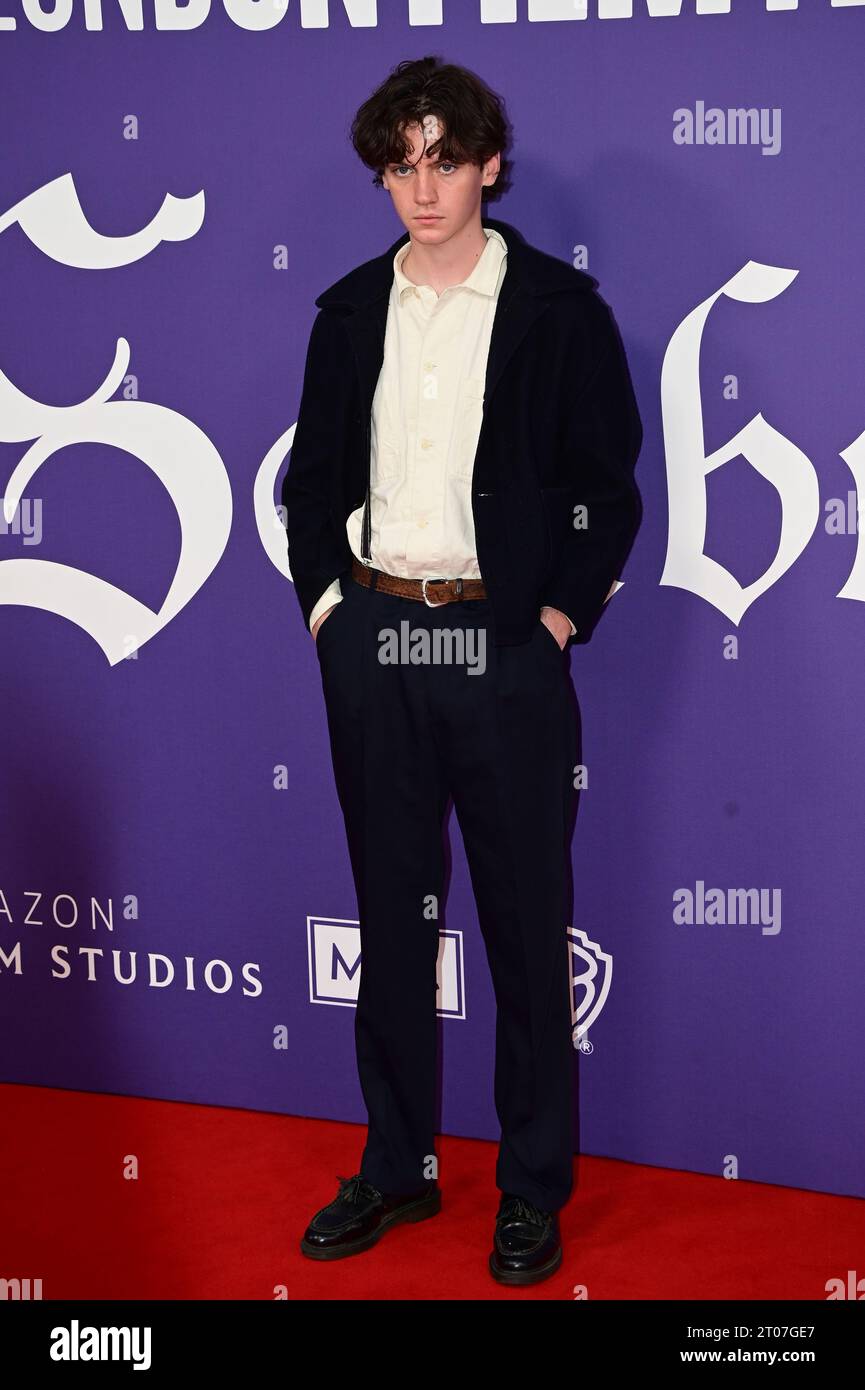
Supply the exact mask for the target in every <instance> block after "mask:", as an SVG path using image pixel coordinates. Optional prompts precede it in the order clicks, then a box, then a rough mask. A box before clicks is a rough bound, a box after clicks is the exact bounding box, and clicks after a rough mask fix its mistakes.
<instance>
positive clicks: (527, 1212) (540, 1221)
mask: <svg viewBox="0 0 865 1390" xmlns="http://www.w3.org/2000/svg"><path fill="white" fill-rule="evenodd" d="M503 1217H506V1218H507V1219H508V1220H513V1219H514V1218H516V1219H517V1220H519V1219H520V1217H524V1218H525V1220H526V1221H531V1222H533V1223H534V1224H535V1225H536V1226H545V1225H546V1224H547V1222H548V1221H549V1219H550V1216H549V1212H546V1211H541V1209H540V1207H536V1206H535V1205H534V1204H533V1203H532V1202H528V1201H526V1199H525V1197H517V1196H513V1197H507V1198H506V1199H505V1201H504V1202H503V1203H502V1209H501V1211H500V1212H499V1219H500V1220H501V1219H502V1218H503Z"/></svg>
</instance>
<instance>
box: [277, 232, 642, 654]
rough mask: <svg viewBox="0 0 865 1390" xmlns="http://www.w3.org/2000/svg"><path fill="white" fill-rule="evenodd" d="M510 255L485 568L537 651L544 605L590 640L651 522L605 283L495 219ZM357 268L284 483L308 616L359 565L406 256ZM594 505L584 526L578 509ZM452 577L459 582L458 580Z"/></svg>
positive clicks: (316, 345)
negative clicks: (374, 422)
mask: <svg viewBox="0 0 865 1390" xmlns="http://www.w3.org/2000/svg"><path fill="white" fill-rule="evenodd" d="M481 221H482V223H483V225H484V226H487V227H493V228H495V229H496V231H498V232H500V233H501V235H502V236H503V237H504V239H505V241H506V243H507V247H508V260H507V270H506V272H505V277H504V280H503V281H502V285H501V290H500V292H499V301H498V305H497V307H496V313H495V318H494V320H493V328H492V335H491V339H490V349H489V356H488V360H487V370H486V386H485V395H484V408H483V417H482V423H481V430H480V436H479V438H478V445H477V451H476V454H475V461H474V469H473V474H472V484H471V489H472V513H473V517H474V526H475V541H476V549H477V559H478V567H479V569H480V572H481V575H482V577H483V580H484V583H485V584H486V587H487V593H488V596H489V601H490V605H491V608H492V615H493V622H494V627H495V633H496V637H495V640H496V643H497V644H513V643H519V642H525V641H528V640H529V638H530V637H531V636H532V633H533V632H534V630H535V628H536V627H537V624H538V613H539V609H540V607H541V605H542V604H550V605H551V606H552V607H554V608H559V609H561V610H562V612H564V613H567V614H568V616H569V617H570V618H571V619H572V621H573V622H574V624H575V626H576V629H577V634H576V636H575V637H574V638H572V639H571V640H572V641H574V642H588V641H589V639H590V637H591V635H592V632H593V631H594V628H595V626H596V624H597V622H598V619H599V618H600V616H601V614H602V612H603V611H604V601H605V599H606V596H607V594H608V592H609V590H610V587H611V585H612V584H613V582H614V581H615V580H617V579H619V578H620V577H621V572H622V567H623V565H624V563H625V560H626V558H627V555H628V553H629V551H630V549H631V546H632V544H633V540H634V537H635V535H636V533H637V529H638V527H639V525H640V521H641V518H642V503H641V499H640V494H639V491H638V490H637V486H636V483H635V481H634V467H635V464H636V461H637V456H638V454H639V452H640V446H641V444H642V437H643V436H642V425H641V421H640V417H639V413H638V410H637V404H636V400H635V398H634V392H633V387H632V384H631V378H630V374H629V372H628V366H627V361H626V358H625V353H624V350H623V348H622V345H621V342H620V339H619V335H618V330H617V329H616V325H615V321H614V319H613V316H612V313H611V311H610V309H609V307H608V306H607V305H606V304H605V303H604V301H603V300H602V299H601V298H600V296H599V295H598V294H596V293H595V289H596V286H597V283H598V282H597V281H596V280H595V279H593V278H592V276H590V275H587V274H586V273H585V272H584V271H580V270H576V269H575V268H574V267H573V266H571V265H569V264H568V263H567V262H566V261H562V260H558V259H557V258H556V257H554V256H550V255H548V254H547V253H546V252H545V251H541V250H540V249H539V248H537V247H534V246H530V245H529V244H528V243H527V242H525V241H524V240H522V238H520V237H519V236H518V234H517V233H516V232H515V231H514V230H513V228H511V227H509V226H508V225H507V224H506V223H503V222H499V221H497V220H495V219H493V218H491V217H487V216H484V215H483V212H482V215H481ZM407 240H408V233H407V232H406V233H405V234H404V235H403V236H401V237H400V238H399V239H398V240H397V241H395V242H394V243H393V245H392V246H391V247H389V249H388V250H387V251H385V252H384V254H383V255H381V256H376V257H374V258H373V259H372V260H369V261H365V262H364V263H363V264H362V265H360V266H357V267H356V269H354V270H351V271H349V272H348V274H346V275H344V276H343V277H342V278H341V279H340V280H337V281H336V282H335V283H334V284H333V285H331V286H330V287H329V288H328V289H326V290H324V291H323V292H322V293H321V294H320V295H319V296H318V298H317V299H316V301H315V303H316V305H317V306H318V310H319V312H318V315H317V317H316V319H315V321H314V323H313V325H312V331H311V333H310V338H309V346H308V349H307V355H306V365H305V369H304V377H303V387H302V392H301V401H300V408H299V411H298V419H297V428H296V431H295V436H294V444H293V447H292V450H291V459H290V462H289V467H288V471H287V473H286V475H285V479H284V482H283V487H282V503H283V507H284V509H285V512H284V515H285V525H286V532H287V537H288V558H289V567H290V569H291V574H292V578H293V580H294V584H295V590H296V593H297V597H298V600H299V602H300V607H301V611H302V613H303V618H304V622H305V623H306V625H307V627H309V615H310V612H311V611H312V608H313V606H314V604H315V603H316V602H317V600H318V599H319V598H320V597H321V595H322V594H323V593H324V590H325V589H326V588H327V586H328V584H330V583H331V582H332V581H333V580H334V579H336V578H339V579H340V581H341V582H342V583H343V584H345V582H347V581H348V579H349V571H350V568H351V560H352V555H351V548H350V546H349V544H348V538H347V536H346V521H347V519H348V517H349V515H350V514H351V512H353V511H354V509H355V508H356V507H360V506H362V505H363V504H364V503H365V502H367V506H366V513H365V516H364V527H363V534H362V552H363V556H364V558H369V524H368V519H369V506H368V488H369V466H370V415H371V411H372V399H373V395H374V392H375V388H376V384H377V382H378V377H379V373H380V371H381V365H382V361H383V356H384V335H385V328H386V324H387V309H388V296H389V294H390V288H391V284H392V281H393V258H394V255H395V253H396V250H397V248H398V247H399V246H402V245H403V243H404V242H406V241H407ZM580 505H583V506H585V508H586V523H585V525H580V524H578V525H576V526H575V525H574V521H575V513H574V509H575V508H576V507H578V506H580ZM443 577H447V576H443Z"/></svg>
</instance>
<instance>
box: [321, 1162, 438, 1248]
mask: <svg viewBox="0 0 865 1390" xmlns="http://www.w3.org/2000/svg"><path fill="white" fill-rule="evenodd" d="M441 1204H442V1194H441V1188H439V1187H437V1186H436V1184H435V1183H427V1185H426V1187H424V1188H422V1189H421V1190H420V1191H419V1192H415V1193H411V1194H410V1195H408V1196H406V1195H405V1194H399V1195H393V1194H389V1193H386V1192H379V1190H378V1188H377V1187H373V1185H372V1183H370V1182H367V1181H366V1179H365V1178H362V1177H361V1175H360V1173H355V1175H354V1177H353V1178H343V1177H340V1178H339V1192H338V1193H337V1195H336V1197H335V1198H334V1200H333V1201H332V1202H330V1203H328V1205H327V1206H326V1207H322V1208H321V1210H320V1211H317V1212H316V1214H315V1216H314V1217H313V1218H312V1221H311V1222H310V1223H309V1225H308V1226H307V1228H306V1230H305V1232H304V1234H303V1239H302V1240H301V1242H300V1248H301V1250H302V1251H303V1253H304V1255H308V1256H309V1257H310V1259H312V1260H341V1259H342V1258H343V1257H344V1256H345V1255H357V1254H359V1253H360V1251H361V1250H368V1249H369V1248H370V1246H371V1245H375V1243H376V1241H377V1240H379V1238H380V1237H381V1236H383V1235H384V1233H385V1231H388V1230H390V1228H391V1226H396V1225H398V1223H399V1222H400V1221H425V1220H426V1218H427V1217H428V1216H435V1215H436V1213H437V1212H438V1211H440V1210H441Z"/></svg>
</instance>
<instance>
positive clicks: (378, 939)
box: [282, 58, 642, 1284]
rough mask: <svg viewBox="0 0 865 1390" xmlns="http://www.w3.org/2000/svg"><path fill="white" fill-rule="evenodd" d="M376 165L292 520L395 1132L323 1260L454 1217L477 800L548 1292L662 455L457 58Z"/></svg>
mask: <svg viewBox="0 0 865 1390" xmlns="http://www.w3.org/2000/svg"><path fill="white" fill-rule="evenodd" d="M352 140H353V143H354V146H355V149H356V150H357V152H358V154H359V155H360V157H361V158H362V159H363V161H364V162H365V163H366V165H367V166H368V167H369V168H371V169H373V170H375V179H374V182H375V183H376V184H381V185H383V186H384V187H385V188H386V189H387V191H388V193H389V194H390V196H391V198H392V200H393V206H394V209H395V211H396V213H397V216H398V217H399V219H400V221H401V222H402V224H403V226H404V228H405V231H406V233H407V235H403V236H401V237H400V238H399V240H398V241H397V242H395V243H394V244H393V245H392V246H391V247H389V249H388V250H387V251H386V252H385V253H384V254H383V255H381V256H377V257H375V258H374V259H372V260H370V261H366V262H365V263H364V264H363V265H360V266H359V267H357V268H356V269H355V270H353V271H350V272H349V273H348V274H347V275H344V276H343V277H342V278H341V279H340V280H338V281H337V282H336V283H335V284H333V285H332V286H331V287H330V288H329V289H327V290H325V291H324V292H323V293H322V294H320V295H319V296H318V298H317V299H316V301H315V302H316V305H317V306H318V308H319V313H318V315H317V317H316V319H315V322H314V324H313V327H312V333H311V336H310V342H309V348H308V353H307V359H306V366H305V372H304V380H303V389H302V395H301V404H300V410H299V415H298V423H297V429H296V432H295V439H294V446H293V449H292V455H291V462H290V465H289V469H288V472H287V474H286V478H285V483H284V486H283V492H282V502H283V505H284V508H285V518H286V529H287V534H288V547H289V562H290V567H291V571H292V577H293V579H294V583H295V589H296V593H297V596H298V600H299V602H300V606H301V610H302V613H303V617H304V621H305V623H306V625H307V627H308V628H309V629H310V632H311V634H312V636H313V638H314V639H315V642H316V651H317V654H318V660H319V666H320V671H321V679H322V686H323V691H324V698H325V707H326V711H327V719H328V729H329V734H330V743H331V751H332V755H333V765H334V774H335V780H336V787H337V792H338V795H339V800H340V805H341V808H342V812H343V816H344V820H345V826H346V832H347V838H348V848H349V854H350V857H351V865H352V873H353V877H354V883H355V887H356V891H357V901H358V915H359V922H360V939H361V953H362V954H361V975H360V985H359V993H358V1002H357V1011H356V1015H355V1036H356V1047H357V1062H358V1070H359V1075H360V1082H361V1088H362V1092H363V1096H364V1100H365V1103H366V1107H367V1112H368V1117H369V1127H368V1134H367V1141H366V1146H365V1148H364V1151H363V1155H362V1158H361V1162H360V1168H359V1171H358V1172H357V1173H356V1174H355V1175H354V1176H353V1177H351V1178H348V1179H345V1178H341V1179H340V1185H339V1191H338V1193H337V1196H336V1197H335V1199H334V1200H333V1201H332V1202H330V1203H329V1205H327V1206H326V1207H323V1208H322V1209H321V1210H320V1211H319V1212H317V1213H316V1215H315V1216H314V1217H313V1219H312V1221H311V1222H310V1224H309V1226H308V1227H307V1230H306V1232H305V1235H304V1237H303V1239H302V1241H301V1249H302V1250H303V1252H304V1253H305V1254H307V1255H309V1256H310V1257H312V1258H315V1259H336V1258H340V1257H342V1256H344V1255H351V1254H354V1253H356V1252H358V1251H361V1250H366V1249H368V1248H369V1247H370V1246H371V1245H373V1244H374V1243H375V1242H376V1241H377V1240H378V1239H379V1238H380V1237H381V1236H382V1235H383V1234H384V1232H385V1231H386V1230H388V1229H389V1228H390V1227H391V1226H393V1225H394V1224H396V1223H397V1222H400V1221H420V1220H423V1219H424V1218H426V1217H428V1216H432V1215H434V1214H435V1213H436V1212H438V1210H439V1208H440V1205H441V1195H440V1190H439V1187H438V1184H437V1182H436V1175H437V1161H436V1155H435V1144H434V1120H435V1106H436V1056H437V1018H436V961H437V955H438V949H439V921H438V907H439V904H440V896H441V889H442V882H443V876H444V854H443V821H444V817H445V813H446V809H447V804H448V798H449V797H452V798H453V801H454V806H455V810H456V814H457V817H458V819H459V822H460V828H461V830H462V835H463V840H464V844H465V849H466V855H467V859H468V864H469V868H470V871H471V878H472V886H473V890H474V895H475V900H476V904H477V911H478V920H479V924H480V929H481V932H482V934H483V938H484V943H485V947H486V952H487V958H488V961H489V965H490V970H491V974H492V979H493V985H494V989H495V994H496V1004H497V1026H496V1059H495V1102H496V1109H497V1113H498V1116H499V1119H500V1122H501V1128H502V1134H501V1143H500V1146H499V1153H498V1163H497V1168H496V1182H497V1185H498V1188H499V1189H500V1192H501V1198H500V1202H499V1207H498V1214H497V1217H496V1222H495V1229H494V1232H493V1250H492V1253H491V1255H490V1256H489V1268H490V1271H491V1273H492V1274H493V1276H494V1277H495V1278H496V1279H498V1280H500V1281H502V1282H505V1283H519V1284H528V1283H534V1282H536V1281H537V1280H538V1279H542V1278H546V1277H547V1276H548V1275H550V1274H552V1273H553V1272H554V1271H555V1270H556V1269H557V1268H558V1267H559V1265H560V1263H561V1259H562V1248H561V1237H560V1232H559V1225H558V1211H559V1209H560V1208H561V1207H562V1206H563V1205H564V1204H565V1202H566V1201H567V1199H568V1196H569V1194H570V1191H571V1186H572V1163H573V1152H574V1127H573V1063H574V1053H573V1049H572V1044H571V1000H570V976H569V968H568V965H569V963H568V945H567V936H566V929H567V925H568V923H569V921H570V891H571V886H570V852H569V839H570V832H571V824H572V821H573V817H574V814H575V810H576V798H577V793H576V792H575V789H574V768H575V765H576V764H577V763H578V761H579V758H580V741H579V733H578V728H579V725H578V710H577V711H576V712H575V709H574V704H575V700H574V691H573V687H572V686H571V682H570V674H569V666H568V662H567V659H566V657H565V656H564V655H563V652H564V649H565V647H566V645H567V643H568V642H569V641H570V640H571V639H573V640H574V641H576V642H578V643H585V642H588V641H589V639H590V637H591V634H592V632H593V630H594V627H595V625H596V623H597V622H598V619H599V618H600V616H601V613H602V611H603V609H604V604H605V601H606V599H607V598H608V597H609V595H610V593H611V592H612V589H613V588H615V586H616V582H617V580H618V577H619V575H620V572H621V569H622V565H623V564H624V561H625V558H626V556H627V554H628V552H629V550H630V547H631V544H632V541H633V538H634V535H635V534H636V530H637V527H638V525H639V522H640V517H641V503H640V496H639V492H638V491H637V488H636V485H635V483H634V479H633V474H634V465H635V463H636V459H637V455H638V453H639V449H640V444H641V439H642V430H641V425H640V420H639V416H638V413H637V408H636V404H635V401H634V397H633V391H632V388H631V382H630V377H629V373H628V368H627V364H626V360H625V356H624V353H623V351H622V349H621V346H620V343H619V341H618V337H617V333H616V330H615V325H614V322H613V319H612V315H611V313H610V311H609V309H608V308H607V306H606V305H605V304H604V303H603V301H602V300H601V299H600V298H599V297H598V296H597V295H596V294H595V293H594V286H595V283H596V282H595V281H594V280H592V279H591V277H590V276H588V275H586V274H584V273H583V272H581V271H579V270H576V269H574V268H573V267H572V266H571V265H569V264H568V263H566V262H564V261H560V260H558V259H556V258H554V257H552V256H550V255H547V254H546V253H545V252H543V251H541V250H539V249H537V248H534V247H532V246H530V245H528V244H527V243H526V242H524V241H523V240H522V239H521V238H519V237H518V236H517V235H516V234H515V233H514V232H513V231H512V230H511V229H510V228H509V227H508V226H507V225H506V224H505V223H502V222H498V221H495V220H493V219H491V218H489V217H487V216H485V215H482V213H483V209H482V201H483V199H484V198H488V197H491V196H495V194H497V193H498V192H499V191H500V189H501V187H502V186H503V184H504V182H505V166H506V165H507V163H508V161H506V160H505V159H504V154H503V152H504V150H505V147H506V143H507V127H506V121H505V117H504V115H503V112H502V107H501V102H500V100H499V98H498V97H497V96H496V95H495V94H494V93H493V92H491V91H490V90H489V88H488V87H486V86H485V84H484V83H483V82H481V81H480V79H479V78H478V77H477V76H475V75H474V74H473V73H471V72H469V71H467V70H466V69H465V68H461V67H457V66H454V65H444V64H442V63H441V62H440V60H438V59H436V58H424V59H421V60H419V61H416V62H405V63H401V64H399V66H398V67H397V68H396V69H395V70H394V72H393V73H391V74H390V76H389V77H388V78H387V79H386V81H385V82H384V83H383V84H382V85H381V86H380V87H379V89H378V90H377V91H376V92H375V93H374V94H373V95H372V96H371V97H370V98H369V100H368V101H367V102H365V103H364V105H363V106H362V107H361V108H360V110H359V112H358V114H357V116H356V117H355V121H354V123H353V126H352ZM443 653H445V654H444V655H443Z"/></svg>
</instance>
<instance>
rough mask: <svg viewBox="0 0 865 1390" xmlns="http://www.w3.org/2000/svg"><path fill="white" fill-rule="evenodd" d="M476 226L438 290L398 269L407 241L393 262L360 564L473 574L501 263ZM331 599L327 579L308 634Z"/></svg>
mask: <svg viewBox="0 0 865 1390" xmlns="http://www.w3.org/2000/svg"><path fill="white" fill-rule="evenodd" d="M483 230H484V233H485V235H486V238H487V244H486V246H485V247H484V249H483V252H482V253H481V255H480V257H479V259H478V261H477V264H476V265H475V267H474V269H473V270H472V272H471V274H470V275H468V276H467V278H466V279H465V280H463V281H461V282H460V284H458V285H449V286H448V287H447V288H446V289H444V290H442V292H441V294H440V295H439V294H436V291H435V290H434V289H433V288H432V286H431V285H416V284H415V283H414V282H413V281H412V280H409V279H408V277H407V276H406V275H405V274H404V273H403V270H402V263H403V261H404V260H405V258H406V256H407V255H408V252H409V250H410V247H411V242H406V243H405V244H404V245H403V246H401V247H400V248H399V250H398V251H397V252H396V254H395V256H394V261H393V269H394V277H393V284H392V286H391V292H390V299H389V301H388V312H387V326H386V330H385V341H384V357H383V361H382V367H381V372H380V373H379V378H378V384H377V386H376V390H375V395H374V396H373V403H372V417H371V422H370V423H371V456H370V559H369V561H362V563H365V564H368V565H369V566H371V567H374V568H375V569H380V570H384V571H385V572H386V573H388V574H395V575H400V576H401V577H403V578H407V579H427V578H429V579H439V578H442V579H455V578H457V577H462V578H463V579H479V578H481V572H480V569H479V568H478V561H477V555H476V554H475V534H474V520H473V516H472V502H471V482H472V469H473V467H474V459H475V451H476V449H477V443H478V436H479V434H480V428H481V421H482V418H483V402H484V383H485V377H486V366H487V356H488V354H489V346H490V335H491V333H492V328H493V319H494V317H495V312H496V305H497V302H498V296H499V290H500V289H501V285H502V281H503V280H504V277H505V273H506V270H507V256H508V249H507V243H506V242H505V240H504V238H503V237H502V236H501V235H500V233H499V232H497V231H495V230H494V229H493V228H492V227H484V229H483ZM362 518H363V507H362V506H361V507H358V508H357V509H356V510H355V511H353V512H352V513H351V515H350V516H349V517H348V519H347V521H346V533H347V537H348V542H349V545H350V547H351V550H352V553H353V554H354V555H355V556H357V558H358V559H359V560H360V559H361V521H362ZM341 598H342V593H341V590H340V583H339V580H338V579H335V580H334V581H333V583H332V584H330V585H329V586H328V588H327V589H326V590H325V591H324V593H323V594H322V595H321V598H320V599H319V600H318V602H317V603H316V604H315V606H314V608H313V609H312V612H311V613H310V618H309V626H310V628H312V627H313V625H314V624H315V622H316V619H317V618H318V617H319V616H320V615H321V614H322V613H324V612H325V611H326V610H327V609H328V608H330V607H331V606H332V605H333V604H334V603H339V602H340V600H341ZM575 632H576V628H575V627H574V625H573V623H571V635H572V636H573V634H574V633H575Z"/></svg>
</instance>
